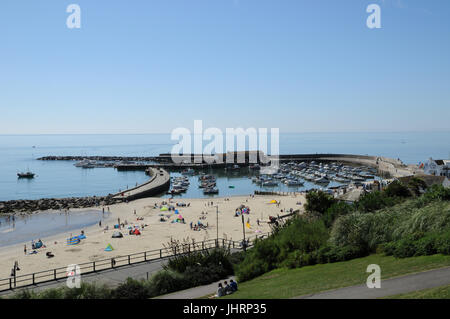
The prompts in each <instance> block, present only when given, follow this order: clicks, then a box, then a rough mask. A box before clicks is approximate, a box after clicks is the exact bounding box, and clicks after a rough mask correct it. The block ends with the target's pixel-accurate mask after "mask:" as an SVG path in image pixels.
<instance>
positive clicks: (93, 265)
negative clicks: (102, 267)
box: [92, 261, 95, 272]
mask: <svg viewBox="0 0 450 319" xmlns="http://www.w3.org/2000/svg"><path fill="white" fill-rule="evenodd" d="M92 269H93V270H94V272H95V261H94V262H93V263H92Z"/></svg>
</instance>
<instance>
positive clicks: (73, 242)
mask: <svg viewBox="0 0 450 319" xmlns="http://www.w3.org/2000/svg"><path fill="white" fill-rule="evenodd" d="M80 241H81V240H80V238H78V237H72V238H69V239H67V245H78V244H79V243H80Z"/></svg>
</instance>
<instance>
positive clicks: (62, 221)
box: [0, 211, 110, 249]
mask: <svg viewBox="0 0 450 319" xmlns="http://www.w3.org/2000/svg"><path fill="white" fill-rule="evenodd" d="M109 217H110V214H109V213H108V212H105V213H102V212H101V211H79V212H71V213H68V214H66V213H63V212H61V213H40V214H32V215H30V214H25V215H16V216H15V217H14V220H12V218H11V217H7V216H0V248H1V247H4V246H9V245H14V244H17V243H23V242H30V245H29V246H28V249H30V248H31V241H32V240H34V241H37V240H38V239H40V238H42V239H43V238H46V237H47V236H52V235H55V234H59V233H67V235H68V237H69V234H70V232H72V234H73V236H78V235H80V231H81V230H82V229H84V228H87V227H89V226H92V225H95V224H97V223H98V222H99V221H105V220H108V218H109ZM87 235H88V236H89V234H87ZM44 244H45V242H44Z"/></svg>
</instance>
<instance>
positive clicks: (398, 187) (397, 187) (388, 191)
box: [384, 180, 411, 197]
mask: <svg viewBox="0 0 450 319" xmlns="http://www.w3.org/2000/svg"><path fill="white" fill-rule="evenodd" d="M384 195H385V196H387V197H411V192H410V190H409V188H408V187H406V186H405V185H404V184H403V183H402V182H400V181H397V180H395V181H393V182H392V183H390V184H389V185H388V186H387V187H386V188H385V190H384Z"/></svg>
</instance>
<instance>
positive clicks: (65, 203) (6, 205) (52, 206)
mask: <svg viewBox="0 0 450 319" xmlns="http://www.w3.org/2000/svg"><path fill="white" fill-rule="evenodd" d="M120 201H121V200H119V199H117V198H113V197H112V196H104V197H98V196H92V197H71V198H43V199H36V200H23V199H21V200H10V201H3V202H0V214H13V213H18V212H35V211H44V210H65V209H71V208H88V207H100V206H107V205H113V204H115V203H118V202H120Z"/></svg>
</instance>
